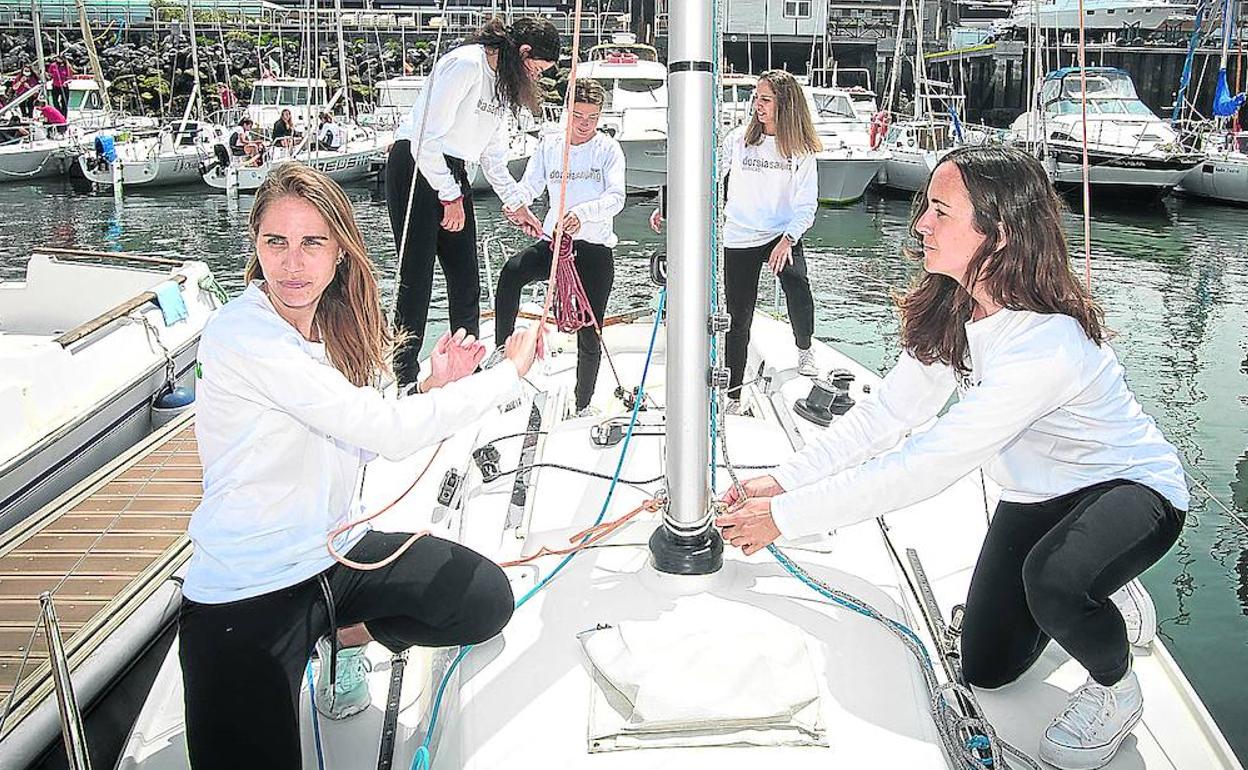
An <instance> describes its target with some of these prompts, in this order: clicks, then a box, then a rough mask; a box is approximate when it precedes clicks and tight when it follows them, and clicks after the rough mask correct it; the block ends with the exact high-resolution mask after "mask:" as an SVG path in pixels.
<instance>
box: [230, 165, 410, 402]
mask: <svg viewBox="0 0 1248 770" xmlns="http://www.w3.org/2000/svg"><path fill="white" fill-rule="evenodd" d="M287 197H290V198H298V199H299V200H301V201H304V202H305V203H308V204H310V205H311V206H312V207H313V208H315V209H316V210H317V212H318V213H320V215H321V216H322V217H323V218H324V219H325V224H327V225H329V231H330V233H331V234H332V235H333V237H334V240H336V241H338V245H339V246H340V247H341V248H342V252H343V260H342V262H340V263H339V264H338V267H337V268H336V269H335V271H334V278H333V280H332V281H330V282H329V286H327V287H325V292H324V293H323V294H321V299H320V302H319V303H318V304H317V306H316V316H315V317H314V319H313V320H314V322H315V324H316V326H317V328H318V329H320V332H321V339H323V340H324V341H325V352H326V353H327V354H328V355H329V360H330V363H332V364H333V365H334V368H336V369H337V370H338V371H340V372H342V373H343V375H344V376H345V377H346V378H347V379H348V380H350V381H351V382H352V384H354V385H357V386H364V385H369V384H373V383H374V382H375V381H376V380H377V379H378V378H379V377H380V376H382V375H384V374H386V373H387V372H388V371H389V367H390V363H389V354H390V351H391V348H392V346H393V345H394V337H393V335H392V334H391V332H390V326H389V324H387V323H386V320H385V316H383V315H382V312H381V296H380V294H379V293H378V290H377V276H376V275H375V274H374V272H373V263H372V262H371V261H370V260H369V258H368V251H367V250H366V249H365V247H364V238H363V237H362V236H361V235H360V228H359V226H358V225H357V224H356V222H355V213H354V211H353V210H352V208H351V202H350V201H349V200H347V196H346V194H345V193H343V191H342V188H341V187H339V186H338V183H337V182H335V181H334V180H332V179H330V178H329V177H327V176H325V175H324V174H322V173H321V172H319V171H317V170H315V169H312V168H309V167H308V166H305V165H303V164H302V163H296V162H294V161H292V162H290V163H281V164H278V165H277V167H276V168H274V169H273V170H272V171H270V172H269V175H268V177H266V178H265V180H264V182H263V183H262V184H261V185H260V189H258V190H256V202H255V204H254V205H252V207H251V222H250V229H251V237H252V239H253V240H257V239H258V238H259V236H260V222H261V220H263V219H264V214H265V212H266V211H268V209H269V207H270V206H272V205H273V204H274V203H276V202H277V201H279V200H281V199H283V198H287ZM243 278H244V280H245V281H246V282H247V283H251V282H252V281H254V280H256V279H262V278H264V270H263V269H262V268H261V266H260V258H259V256H258V255H257V254H256V253H254V252H253V254H252V257H251V261H250V262H248V264H247V270H246V272H245V273H244V274H243Z"/></svg>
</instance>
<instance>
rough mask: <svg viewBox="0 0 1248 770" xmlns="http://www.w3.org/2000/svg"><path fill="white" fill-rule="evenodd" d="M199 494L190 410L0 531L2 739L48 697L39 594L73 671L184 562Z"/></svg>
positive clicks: (200, 480) (200, 483)
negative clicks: (7, 709) (50, 605)
mask: <svg viewBox="0 0 1248 770" xmlns="http://www.w3.org/2000/svg"><path fill="white" fill-rule="evenodd" d="M202 494H203V469H202V468H201V467H200V463H199V455H198V452H197V448H196V444H195V432H194V425H193V418H192V415H191V414H189V413H188V414H186V415H184V416H182V417H180V418H178V419H176V420H174V421H173V422H171V423H170V424H169V425H167V426H165V427H164V428H162V429H161V430H159V431H157V432H155V433H153V434H152V435H151V436H149V437H148V438H147V439H146V440H144V441H143V442H141V443H140V444H139V445H137V446H135V447H134V448H132V449H131V450H129V451H128V452H126V453H125V454H124V455H122V456H121V457H119V458H117V459H116V460H115V461H113V462H112V463H110V464H109V465H107V466H105V467H104V468H102V469H101V470H99V471H98V472H96V473H95V474H94V475H92V476H91V477H89V478H87V479H85V480H84V481H83V482H82V483H81V484H79V485H78V486H76V487H75V488H74V489H73V490H70V491H69V492H67V493H66V494H65V495H63V496H62V497H61V498H60V499H58V500H57V501H55V502H54V503H52V504H50V505H49V506H48V507H47V508H45V509H44V510H42V511H40V512H39V513H38V514H36V515H34V516H32V517H30V519H28V520H27V521H25V522H22V523H21V524H19V525H18V526H17V527H14V528H13V529H12V530H10V531H8V532H6V533H4V534H3V535H0V713H2V712H3V710H4V705H5V704H6V703H7V702H8V701H9V699H10V697H12V698H13V706H12V712H11V713H10V715H9V717H8V719H6V720H5V723H4V725H3V727H2V728H0V737H3V735H5V734H7V733H8V732H9V731H10V730H12V729H13V727H14V726H15V725H16V724H17V723H19V722H20V721H21V720H22V718H23V717H24V716H25V715H26V714H27V713H29V712H30V710H32V709H33V708H35V707H36V706H37V705H38V704H39V703H40V702H42V701H43V700H44V699H45V698H47V697H48V696H49V695H50V694H51V693H52V683H51V679H50V667H49V664H48V652H47V641H46V639H45V638H44V635H43V631H42V629H41V628H40V627H39V619H40V617H39V595H40V594H41V593H42V592H44V591H51V592H52V595H53V599H54V606H55V608H56V613H57V616H58V617H59V619H60V625H61V634H62V637H63V641H64V644H65V652H66V656H67V657H68V658H69V662H70V666H71V668H73V667H75V666H77V664H78V663H79V662H80V661H81V660H83V659H84V658H85V657H86V656H87V655H89V654H90V653H91V651H92V650H94V649H95V648H96V647H97V646H98V645H99V644H100V642H101V641H102V640H103V639H105V638H106V637H107V636H108V634H109V633H111V632H112V631H113V630H114V629H116V628H117V627H118V625H120V624H121V622H122V621H124V620H125V618H126V617H128V616H129V615H130V614H131V613H132V612H133V611H134V610H135V609H136V608H137V607H138V606H139V605H140V604H142V602H143V601H144V600H145V599H146V598H147V597H149V596H150V595H151V594H152V593H153V592H154V591H155V590H156V589H157V588H158V587H159V586H160V585H161V584H162V583H164V582H165V581H166V580H167V579H168V578H169V577H170V576H171V575H172V574H173V573H174V572H175V571H176V570H177V569H178V568H179V567H180V566H181V565H182V564H183V562H185V561H186V559H187V557H188V556H189V555H190V541H189V539H188V538H187V536H186V528H187V524H188V523H189V522H190V517H191V513H192V511H194V510H195V507H196V506H197V505H198V504H199V500H200V498H201V496H202ZM15 687H16V693H14V688H15Z"/></svg>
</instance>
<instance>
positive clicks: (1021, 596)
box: [718, 147, 1188, 770]
mask: <svg viewBox="0 0 1248 770" xmlns="http://www.w3.org/2000/svg"><path fill="white" fill-rule="evenodd" d="M911 229H912V230H913V232H914V234H915V236H916V237H917V238H919V239H921V240H922V250H921V252H920V251H919V250H918V249H915V250H914V251H913V256H915V257H919V256H921V257H922V260H923V266H924V269H925V271H926V273H925V274H924V275H923V276H922V279H921V280H920V281H919V282H918V284H917V285H916V286H915V287H914V288H913V289H911V290H910V292H909V293H907V294H906V295H905V296H904V297H903V298H902V299H901V300H900V303H899V304H900V308H901V316H902V326H901V344H902V348H903V353H902V355H901V357H900V360H899V361H898V363H897V365H896V366H895V367H893V369H892V371H890V372H889V373H888V374H887V375H886V376H885V377H884V381H883V383H882V385H881V386H880V388H879V389H878V390H877V391H876V392H875V393H874V394H873V395H871V396H870V397H869V398H867V399H865V400H864V401H863V402H862V403H860V404H859V405H858V406H857V407H855V408H854V409H852V410H851V411H850V412H848V413H847V414H846V415H845V416H844V417H842V418H840V419H839V420H837V421H836V422H835V423H833V424H832V426H831V427H830V428H829V429H828V430H827V431H825V432H824V433H823V434H821V435H820V437H819V438H818V439H817V440H816V441H814V442H812V443H811V444H809V445H807V447H806V448H805V449H803V450H802V451H801V452H799V453H797V454H796V455H794V456H793V457H792V458H791V459H789V460H788V461H787V462H786V463H784V464H783V465H782V466H781V467H780V468H779V469H778V470H777V471H776V472H775V474H773V475H771V476H763V477H761V478H756V479H751V480H750V481H748V482H746V483H745V484H744V488H745V499H741V497H740V496H739V495H738V493H737V492H736V491H735V490H734V491H731V492H729V493H728V494H727V495H726V496H725V497H724V500H725V502H727V503H729V504H730V505H733V506H735V509H734V510H732V511H731V512H730V513H728V514H726V515H724V516H721V517H720V518H719V520H718V524H719V526H720V527H721V529H722V531H723V535H724V539H725V540H728V541H730V542H731V543H732V544H733V545H736V546H738V547H741V548H743V549H744V550H745V552H746V553H747V554H749V553H753V552H755V551H757V550H759V549H760V548H763V547H765V546H766V545H767V544H769V543H771V542H772V541H773V540H775V539H776V538H777V537H779V536H780V535H784V536H785V537H786V538H799V537H803V536H807V535H813V534H818V533H824V532H829V531H831V530H834V529H836V528H837V527H843V526H846V525H849V524H854V523H856V522H860V521H863V520H866V519H869V518H872V517H874V516H880V515H882V514H885V513H888V512H890V511H895V510H898V509H900V508H904V507H906V506H909V505H912V504H914V503H917V502H919V501H921V500H924V499H926V498H928V497H931V496H933V495H936V494H938V493H939V492H941V491H942V490H944V489H945V488H947V487H948V486H949V485H951V484H953V483H954V482H955V481H957V480H958V479H959V478H961V477H963V476H965V475H966V474H968V473H970V472H971V471H974V470H975V469H977V468H980V467H981V466H982V467H983V470H984V471H985V472H986V473H987V474H988V475H989V476H991V477H992V478H993V479H994V480H995V481H996V482H997V483H999V484H1000V485H1001V487H1002V494H1001V502H1000V503H999V504H998V506H997V510H996V514H995V515H994V516H993V518H992V522H991V525H990V526H989V528H988V533H987V535H986V536H985V538H984V543H983V547H982V550H981V551H980V554H979V559H978V562H977V563H976V565H975V572H974V575H973V577H972V578H971V586H970V590H969V594H968V597H967V602H966V619H965V625H964V627H963V632H962V664H963V673H964V674H965V677H966V680H967V682H968V683H969V684H972V685H975V686H978V687H984V688H996V687H1002V686H1004V685H1008V684H1009V683H1011V682H1013V681H1014V680H1016V679H1018V677H1019V676H1021V675H1022V674H1023V673H1024V672H1025V671H1027V669H1029V668H1030V667H1031V666H1032V664H1034V663H1035V662H1036V661H1037V660H1038V659H1039V657H1040V655H1041V653H1043V652H1044V649H1045V647H1046V646H1047V645H1048V643H1049V640H1050V639H1052V640H1055V641H1057V642H1058V643H1059V644H1060V645H1061V646H1062V648H1063V649H1065V650H1066V651H1067V652H1068V653H1070V655H1071V656H1072V657H1073V658H1074V659H1075V660H1077V661H1078V662H1079V663H1080V664H1081V665H1082V666H1083V667H1084V668H1085V669H1087V671H1088V673H1089V674H1090V675H1091V678H1090V679H1089V680H1088V682H1087V683H1086V684H1085V685H1083V686H1082V687H1080V688H1079V689H1077V690H1076V691H1075V692H1074V693H1073V694H1072V695H1071V696H1070V699H1069V701H1068V702H1067V704H1066V706H1065V707H1064V708H1063V709H1062V711H1061V712H1060V713H1058V715H1057V716H1056V718H1055V719H1054V720H1053V722H1052V724H1050V726H1049V727H1048V729H1047V730H1046V731H1045V733H1044V735H1043V736H1042V738H1041V741H1040V758H1041V759H1043V760H1045V761H1046V762H1049V763H1050V764H1052V765H1056V766H1057V767H1061V768H1070V769H1071V770H1075V769H1076V768H1080V769H1082V768H1097V767H1101V766H1103V765H1105V764H1107V763H1108V762H1109V761H1110V760H1111V759H1112V758H1113V756H1114V754H1115V753H1116V752H1117V750H1118V747H1119V745H1121V743H1122V741H1123V740H1124V739H1125V738H1126V736H1127V735H1128V734H1129V733H1130V731H1131V729H1132V728H1133V727H1134V726H1135V724H1136V723H1137V722H1139V720H1140V716H1141V714H1142V713H1143V697H1142V695H1141V692H1140V685H1139V682H1138V681H1137V679H1136V676H1135V673H1134V672H1133V671H1132V670H1131V649H1130V645H1131V644H1147V643H1148V642H1149V641H1151V639H1152V638H1153V635H1154V634H1155V633H1156V613H1155V610H1154V609H1153V607H1152V601H1151V599H1149V598H1148V595H1147V594H1146V593H1145V592H1144V589H1143V588H1142V587H1141V586H1140V584H1139V583H1138V581H1136V580H1134V578H1136V577H1137V576H1138V575H1139V574H1140V573H1142V572H1143V571H1144V570H1146V569H1147V568H1148V567H1149V566H1151V565H1152V564H1153V563H1155V562H1156V561H1157V560H1158V559H1160V558H1161V557H1162V556H1163V555H1164V554H1165V553H1166V551H1168V550H1169V549H1170V547H1171V546H1172V545H1173V544H1174V542H1175V540H1177V539H1178V536H1179V533H1180V531H1181V530H1182V528H1183V520H1184V517H1185V512H1186V509H1187V506H1188V491H1187V484H1186V482H1185V480H1184V475H1183V466H1182V465H1181V464H1180V462H1179V457H1178V453H1177V452H1176V451H1175V449H1174V447H1173V446H1171V445H1170V444H1169V443H1168V442H1167V441H1166V439H1165V438H1164V437H1163V436H1162V434H1161V432H1160V431H1159V430H1158V429H1157V426H1156V424H1154V422H1153V420H1152V418H1150V417H1149V416H1148V415H1146V414H1145V413H1144V412H1143V410H1141V409H1140V405H1139V404H1138V403H1137V402H1136V400H1135V396H1134V395H1133V394H1132V393H1131V391H1130V390H1129V389H1128V388H1127V384H1126V381H1125V379H1124V376H1123V369H1122V366H1121V364H1119V363H1118V359H1117V358H1116V357H1115V355H1114V352H1113V350H1112V349H1110V347H1109V346H1108V345H1107V344H1106V342H1105V339H1106V331H1105V328H1104V325H1103V320H1102V319H1103V316H1102V312H1101V309H1100V308H1099V307H1098V306H1097V304H1096V303H1095V302H1094V301H1093V300H1092V297H1091V296H1090V295H1089V293H1088V291H1087V290H1086V289H1085V288H1084V287H1083V286H1082V285H1081V284H1080V283H1079V281H1078V279H1077V278H1076V277H1075V275H1074V274H1073V273H1072V272H1071V269H1070V264H1069V261H1068V254H1067V248H1066V239H1065V237H1064V235H1063V233H1062V228H1061V215H1060V206H1059V204H1058V201H1057V197H1056V195H1055V193H1054V192H1053V188H1052V185H1050V183H1049V180H1048V178H1047V177H1046V176H1045V173H1044V169H1043V168H1042V167H1041V165H1040V163H1039V162H1038V161H1036V160H1035V159H1034V158H1032V157H1031V156H1029V155H1027V154H1026V153H1024V152H1022V151H1020V150H1016V149H1008V148H1002V147H967V148H962V149H958V150H954V151H953V152H951V153H949V154H948V155H946V156H945V157H944V159H942V160H941V162H940V163H939V164H938V165H937V166H936V168H935V170H934V171H933V172H932V176H931V180H930V181H929V182H928V186H927V190H926V191H925V193H923V197H922V198H921V199H920V200H919V202H918V204H917V207H916V213H915V217H914V220H913V222H912V225H911ZM955 390H956V391H957V393H958V400H957V401H956V402H955V403H954V404H953V405H952V406H951V407H950V408H949V409H948V411H946V412H945V413H944V414H943V415H942V414H940V412H941V410H942V409H943V408H944V406H945V404H946V402H947V401H948V400H949V397H950V395H952V394H953V393H954V391H955ZM937 415H940V416H939V417H937ZM932 418H936V421H935V424H934V425H933V426H932V427H931V428H930V429H929V430H926V431H923V432H916V433H913V434H912V435H910V436H909V438H905V437H906V436H907V434H909V433H910V431H912V430H914V429H917V428H918V427H919V426H921V425H923V424H924V423H926V422H928V421H929V420H931V419H932ZM903 439H904V443H901V445H900V448H899V449H898V451H895V452H889V451H888V450H890V449H892V448H893V447H895V446H897V445H898V443H899V442H902V441H903Z"/></svg>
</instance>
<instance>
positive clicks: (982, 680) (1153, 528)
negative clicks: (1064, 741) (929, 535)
mask: <svg viewBox="0 0 1248 770" xmlns="http://www.w3.org/2000/svg"><path fill="white" fill-rule="evenodd" d="M1185 516H1186V514H1185V512H1183V511H1180V510H1177V509H1176V508H1174V506H1172V505H1171V504H1170V503H1169V501H1167V500H1166V499H1165V498H1164V497H1162V496H1161V495H1160V494H1158V493H1157V492H1155V491H1153V490H1152V489H1149V488H1148V487H1146V486H1144V485H1142V484H1137V483H1135V482H1133V481H1123V480H1121V479H1119V480H1115V481H1107V482H1104V483H1102V484H1096V485H1093V486H1090V487H1087V488H1085V489H1080V490H1078V491H1076V492H1071V493H1070V494H1066V495H1062V496H1061V497H1056V498H1054V499H1052V500H1047V501H1045V502H1043V503H1031V504H1024V503H1007V502H1002V503H1000V504H999V505H998V506H997V512H996V515H995V516H994V517H993V519H992V524H991V525H990V526H989V527H988V535H987V536H986V537H985V538H984V545H983V549H982V550H981V551H980V553H979V561H978V562H977V563H976V565H975V573H974V575H973V576H972V578H971V588H970V591H969V595H968V597H967V601H966V621H965V626H964V627H963V630H962V671H963V674H964V675H965V677H966V681H967V682H968V683H970V684H973V685H976V686H979V687H1000V686H1002V685H1005V684H1008V683H1010V682H1012V681H1014V680H1015V679H1017V678H1018V677H1019V676H1021V675H1022V674H1023V672H1024V671H1026V670H1027V669H1029V668H1031V665H1032V664H1033V663H1035V662H1036V660H1037V659H1038V658H1039V657H1040V655H1041V653H1043V652H1044V648H1045V647H1046V646H1047V645H1048V643H1049V640H1050V639H1054V640H1056V641H1057V643H1058V644H1060V645H1061V646H1062V648H1063V649H1065V650H1066V652H1068V653H1070V655H1071V657H1073V658H1074V659H1075V660H1077V661H1079V663H1080V665H1082V666H1083V667H1084V668H1085V669H1087V670H1088V673H1089V674H1091V675H1092V678H1093V679H1095V680H1096V681H1098V682H1100V683H1101V684H1105V685H1110V684H1114V683H1115V682H1117V681H1118V680H1120V679H1122V677H1123V676H1124V675H1126V673H1127V669H1128V667H1129V665H1130V647H1129V645H1128V643H1127V635H1126V627H1125V626H1124V625H1123V622H1122V615H1121V614H1120V613H1119V612H1118V608H1117V607H1115V606H1114V603H1113V602H1111V601H1109V596H1110V594H1112V593H1114V592H1115V591H1117V590H1118V589H1119V588H1121V587H1122V586H1124V585H1126V583H1127V582H1128V581H1129V580H1131V579H1132V578H1134V577H1136V576H1138V575H1139V574H1140V573H1141V572H1143V571H1144V570H1146V569H1148V568H1149V567H1150V566H1152V565H1153V564H1154V563H1155V562H1156V561H1157V560H1158V559H1160V558H1161V557H1162V556H1163V555H1165V553H1166V551H1168V550H1170V546H1172V545H1174V542H1175V540H1177V539H1178V537H1179V533H1180V532H1181V531H1182V529H1183V520H1184V518H1185Z"/></svg>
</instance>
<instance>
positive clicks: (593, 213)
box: [519, 131, 624, 248]
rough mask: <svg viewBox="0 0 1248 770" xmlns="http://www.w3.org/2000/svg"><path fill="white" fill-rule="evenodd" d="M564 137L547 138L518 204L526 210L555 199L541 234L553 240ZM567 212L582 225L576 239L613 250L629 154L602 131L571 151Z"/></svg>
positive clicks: (529, 169) (521, 187)
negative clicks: (541, 199) (545, 199)
mask: <svg viewBox="0 0 1248 770" xmlns="http://www.w3.org/2000/svg"><path fill="white" fill-rule="evenodd" d="M563 136H564V135H563V132H562V131H560V132H558V133H549V134H546V135H545V136H543V137H542V141H541V144H540V145H538V148H537V152H535V153H533V157H531V158H529V165H528V167H527V168H525V170H524V179H522V180H520V185H519V199H520V200H521V201H522V202H523V204H524V205H525V206H528V205H530V204H532V203H533V201H534V200H535V199H537V198H539V197H541V195H542V193H543V192H545V193H548V194H549V196H550V210H549V211H547V212H546V220H545V221H544V222H543V223H542V231H543V232H545V233H546V236H547V237H548V238H553V237H554V233H555V225H556V224H557V223H558V218H559V186H560V184H561V183H562V182H563V173H562V169H563ZM568 168H569V169H571V173H569V174H568V199H567V211H568V212H569V213H572V214H576V217H577V219H579V220H581V229H580V231H579V232H578V233H577V234H576V236H575V237H576V239H577V240H582V241H589V242H590V243H599V244H602V245H603V246H606V247H608V248H611V247H614V246H615V244H616V243H617V242H618V241H619V239H618V238H617V237H616V235H615V229H614V227H613V224H612V223H613V222H614V220H615V215H616V214H618V213H620V212H621V211H623V210H624V151H623V150H622V149H620V143H619V142H617V141H616V140H615V139H613V138H612V137H610V136H607V135H606V134H604V133H602V132H598V133H597V134H595V135H594V137H593V138H592V139H590V140H589V141H587V142H585V143H584V144H574V145H572V146H571V147H570V148H569V150H568Z"/></svg>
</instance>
